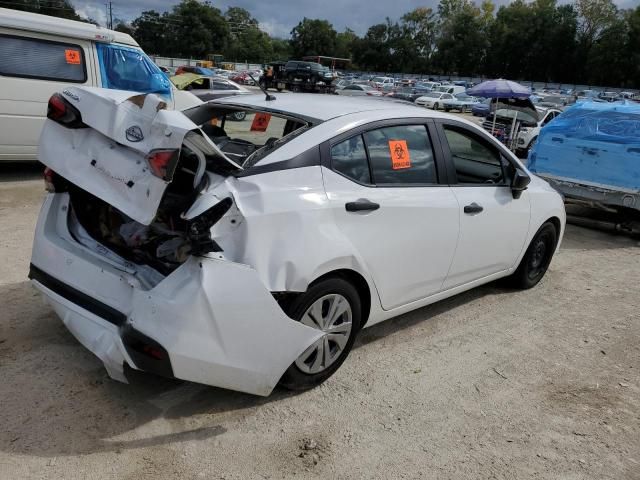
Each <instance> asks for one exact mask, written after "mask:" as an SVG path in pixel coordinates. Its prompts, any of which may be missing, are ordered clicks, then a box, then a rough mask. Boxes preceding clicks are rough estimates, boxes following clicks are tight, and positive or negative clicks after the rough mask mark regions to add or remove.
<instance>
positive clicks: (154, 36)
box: [131, 10, 173, 55]
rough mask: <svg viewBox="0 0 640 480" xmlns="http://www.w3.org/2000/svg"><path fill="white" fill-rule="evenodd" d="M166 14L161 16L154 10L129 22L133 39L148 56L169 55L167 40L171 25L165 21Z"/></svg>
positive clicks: (145, 12) (169, 49)
mask: <svg viewBox="0 0 640 480" xmlns="http://www.w3.org/2000/svg"><path fill="white" fill-rule="evenodd" d="M167 16H168V14H167V13H166V12H165V13H164V14H161V13H159V12H156V11H155V10H147V11H144V12H142V14H141V15H140V16H139V17H138V18H136V19H135V20H134V21H133V22H131V26H132V28H133V32H134V34H133V37H134V38H135V39H136V41H137V42H138V43H139V44H140V46H141V47H142V49H143V50H144V51H145V52H147V53H150V54H157V55H169V54H171V53H172V50H171V48H170V47H169V38H171V30H172V29H173V24H171V23H169V22H167V21H166V18H167Z"/></svg>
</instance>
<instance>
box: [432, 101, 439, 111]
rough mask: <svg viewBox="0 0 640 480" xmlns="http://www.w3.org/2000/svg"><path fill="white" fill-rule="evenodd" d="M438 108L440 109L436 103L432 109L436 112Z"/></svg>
mask: <svg viewBox="0 0 640 480" xmlns="http://www.w3.org/2000/svg"><path fill="white" fill-rule="evenodd" d="M438 108H440V105H438V102H436V103H434V104H433V109H434V110H438Z"/></svg>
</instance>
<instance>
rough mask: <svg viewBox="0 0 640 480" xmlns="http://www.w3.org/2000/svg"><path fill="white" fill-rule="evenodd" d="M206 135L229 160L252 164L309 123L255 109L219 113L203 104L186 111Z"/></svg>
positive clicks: (293, 136) (301, 130) (244, 164)
mask: <svg viewBox="0 0 640 480" xmlns="http://www.w3.org/2000/svg"><path fill="white" fill-rule="evenodd" d="M187 117H188V118H189V119H190V120H192V121H193V122H194V123H196V124H197V125H199V126H200V128H201V129H202V131H203V132H204V133H205V134H206V135H207V136H208V137H209V139H210V140H211V141H212V142H213V143H215V144H216V145H217V147H218V148H219V149H220V150H222V152H224V153H225V155H227V156H228V157H229V158H230V159H231V160H233V161H235V162H236V163H238V164H240V165H242V166H243V167H244V168H249V167H252V166H254V165H255V164H256V163H258V162H259V161H260V160H262V159H263V158H264V157H266V156H267V155H269V154H270V153H272V152H274V151H275V150H277V149H278V148H280V147H281V146H282V145H284V144H285V143H287V142H288V141H289V140H291V139H293V138H295V137H296V136H297V135H299V134H301V133H302V132H304V131H306V128H305V127H307V126H308V125H307V124H306V123H304V122H302V121H297V120H294V119H292V118H283V117H280V116H278V115H276V114H271V113H266V112H254V111H229V112H227V113H224V114H221V113H220V111H219V110H217V112H216V111H214V110H211V109H208V108H207V105H206V104H204V105H202V106H200V107H194V108H193V109H191V110H190V111H187Z"/></svg>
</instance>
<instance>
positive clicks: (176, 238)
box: [68, 147, 231, 276]
mask: <svg viewBox="0 0 640 480" xmlns="http://www.w3.org/2000/svg"><path fill="white" fill-rule="evenodd" d="M198 167H199V159H198V157H197V156H196V155H195V154H194V153H193V152H191V151H190V150H189V149H187V148H186V147H183V149H182V152H181V155H180V160H179V163H178V166H177V168H176V170H175V173H174V176H173V180H172V182H171V183H170V184H169V185H168V186H167V189H166V191H165V193H164V196H163V198H162V201H161V203H160V206H159V208H158V210H157V214H156V217H155V219H154V220H153V222H152V223H151V224H150V225H143V224H141V223H138V222H136V221H135V220H132V219H131V218H129V217H128V216H127V215H125V214H124V213H122V212H121V211H119V210H117V209H116V208H114V207H113V206H111V205H109V204H108V203H106V202H104V201H102V200H101V199H99V198H97V197H96V196H94V195H92V194H91V193H89V192H87V191H85V190H82V189H81V188H79V187H77V186H75V185H72V184H68V191H69V194H70V199H71V207H72V214H73V215H75V218H76V219H77V220H78V222H79V223H80V225H81V226H82V227H83V228H84V230H86V232H87V233H88V234H89V236H91V237H92V238H93V239H94V240H95V241H97V242H98V243H100V244H102V245H104V246H105V247H107V248H108V249H110V250H111V251H113V252H114V253H116V254H118V255H119V256H121V257H122V258H124V259H126V260H128V261H130V262H132V263H135V264H138V265H148V266H150V267H151V268H153V269H154V270H156V271H157V272H158V273H160V274H162V275H164V276H166V275H168V274H170V273H171V272H172V271H174V270H175V269H176V268H178V267H179V266H180V265H181V264H182V263H184V262H185V261H186V260H187V258H188V257H189V255H194V254H195V255H197V254H203V253H207V252H212V251H220V250H221V249H220V247H219V246H218V245H217V244H216V243H215V242H214V241H213V240H212V239H211V236H210V229H211V226H212V225H213V224H214V223H215V222H216V221H217V220H219V219H220V218H221V217H222V216H223V215H224V213H226V211H227V210H228V209H229V208H230V206H231V199H230V198H228V199H225V200H223V201H222V202H220V204H218V205H216V206H214V207H213V208H212V209H210V210H208V211H207V212H205V213H203V214H202V215H200V216H198V217H196V218H194V219H192V220H184V219H183V218H181V214H182V213H184V212H185V211H186V210H187V209H188V208H189V207H190V206H191V205H192V204H193V202H194V201H195V199H196V198H197V196H198V195H199V193H200V192H202V191H203V190H204V189H205V188H206V187H207V184H208V179H209V177H208V176H207V175H206V174H205V175H202V176H201V179H200V181H198V182H197V184H196V185H195V186H194V180H195V179H196V175H197V172H198ZM77 240H79V241H81V239H77ZM81 243H82V242H81Z"/></svg>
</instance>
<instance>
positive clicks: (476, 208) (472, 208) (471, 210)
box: [464, 202, 484, 214]
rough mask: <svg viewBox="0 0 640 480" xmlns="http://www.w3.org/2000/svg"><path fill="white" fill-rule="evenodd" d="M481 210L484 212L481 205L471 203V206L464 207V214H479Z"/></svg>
mask: <svg viewBox="0 0 640 480" xmlns="http://www.w3.org/2000/svg"><path fill="white" fill-rule="evenodd" d="M482 210H484V208H483V207H482V205H478V204H477V203H476V202H473V203H472V204H471V205H465V206H464V213H469V214H473V213H480V212H482Z"/></svg>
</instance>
